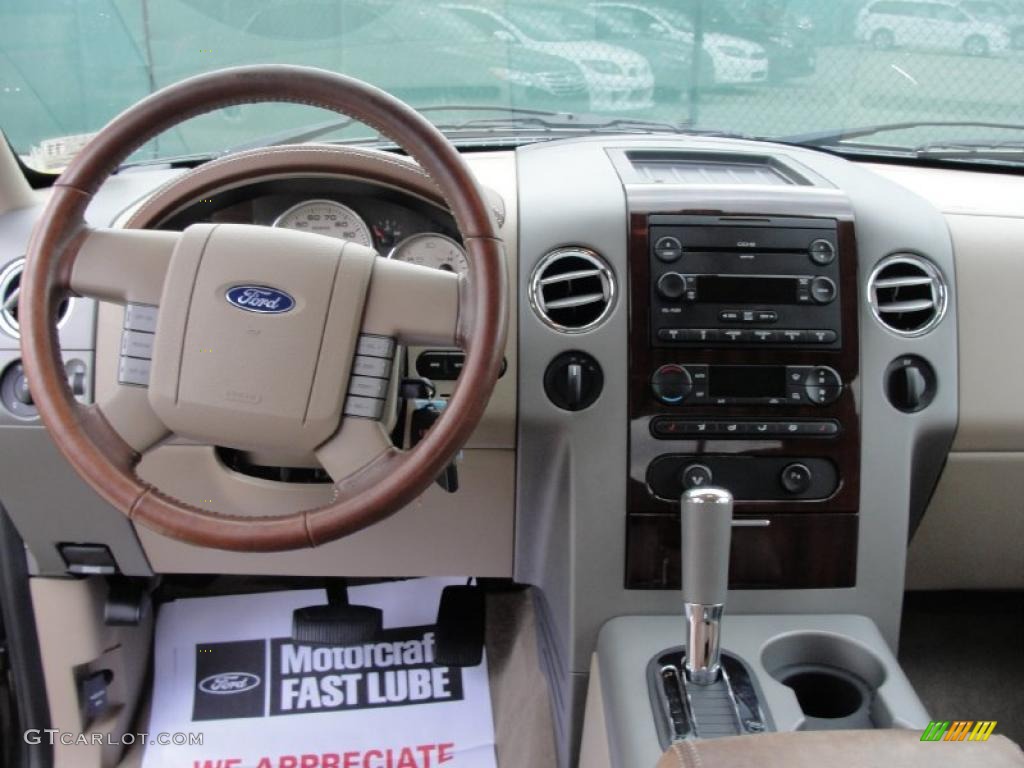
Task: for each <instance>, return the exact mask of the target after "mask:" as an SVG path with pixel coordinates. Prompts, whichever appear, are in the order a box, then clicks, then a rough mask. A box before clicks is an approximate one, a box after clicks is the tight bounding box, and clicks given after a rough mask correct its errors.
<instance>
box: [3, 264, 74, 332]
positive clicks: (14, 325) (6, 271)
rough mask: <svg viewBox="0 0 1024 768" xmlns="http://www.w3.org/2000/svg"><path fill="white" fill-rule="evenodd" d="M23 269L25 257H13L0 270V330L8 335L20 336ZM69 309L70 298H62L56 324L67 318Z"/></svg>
mask: <svg viewBox="0 0 1024 768" xmlns="http://www.w3.org/2000/svg"><path fill="white" fill-rule="evenodd" d="M24 271H25V259H24V258H20V259H15V260H14V261H12V262H11V263H10V264H8V265H7V266H6V267H4V268H3V270H2V271H0V331H3V332H4V333H6V334H7V335H8V336H13V337H14V338H16V339H17V338H20V336H21V331H20V329H19V326H18V300H19V296H20V293H21V275H22V272H24ZM70 311H71V299H64V301H62V302H61V303H60V308H59V309H58V310H57V315H58V317H57V325H58V326H59V325H60V324H61V323H63V322H64V320H65V319H66V318H67V316H68V313H69V312H70Z"/></svg>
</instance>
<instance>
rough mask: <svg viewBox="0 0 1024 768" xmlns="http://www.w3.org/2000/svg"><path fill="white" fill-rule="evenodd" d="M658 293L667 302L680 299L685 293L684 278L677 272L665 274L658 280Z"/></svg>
mask: <svg viewBox="0 0 1024 768" xmlns="http://www.w3.org/2000/svg"><path fill="white" fill-rule="evenodd" d="M658 293H659V294H661V297H662V298H664V299H668V300H669V301H676V300H677V299H681V298H682V297H683V294H685V293H686V278H685V277H683V276H682V275H680V274H679V273H678V272H666V273H665V274H664V275H662V276H661V277H660V278H659V279H658Z"/></svg>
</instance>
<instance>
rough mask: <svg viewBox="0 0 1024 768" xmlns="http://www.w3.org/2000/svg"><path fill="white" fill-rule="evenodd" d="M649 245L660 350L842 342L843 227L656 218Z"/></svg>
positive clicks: (790, 221) (834, 345)
mask: <svg viewBox="0 0 1024 768" xmlns="http://www.w3.org/2000/svg"><path fill="white" fill-rule="evenodd" d="M648 242H649V244H650V254H649V263H650V276H651V286H650V302H651V303H650V306H651V334H652V339H651V342H652V344H654V345H655V346H667V347H672V346H677V345H685V344H700V345H702V346H705V347H706V346H758V347H761V346H775V345H779V346H787V347H794V346H795V347H813V348H816V349H822V348H824V349H837V348H839V347H840V346H841V345H842V338H841V297H840V295H839V288H838V285H839V267H840V259H841V254H840V253H839V244H838V236H837V231H836V223H835V222H834V221H832V220H828V219H793V218H788V219H778V218H772V219H748V220H742V221H730V222H728V223H723V222H722V221H721V220H720V219H717V218H713V217H702V216H653V217H651V225H650V232H649V238H648Z"/></svg>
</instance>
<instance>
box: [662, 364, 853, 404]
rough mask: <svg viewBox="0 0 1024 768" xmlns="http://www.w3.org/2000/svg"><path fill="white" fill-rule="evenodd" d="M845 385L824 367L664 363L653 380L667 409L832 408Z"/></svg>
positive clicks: (833, 370) (831, 370) (829, 368)
mask: <svg viewBox="0 0 1024 768" xmlns="http://www.w3.org/2000/svg"><path fill="white" fill-rule="evenodd" d="M842 390H843V379H842V377H841V376H840V375H839V373H838V372H836V370H835V369H834V368H831V367H829V366H827V365H786V366H781V365H703V364H689V363H666V364H664V365H662V366H660V367H659V368H658V369H657V370H655V372H654V374H653V375H652V376H651V391H652V392H653V393H654V396H655V398H656V399H657V400H658V401H659V402H661V403H663V404H665V405H769V406H776V405H808V404H811V405H818V406H824V405H830V404H832V403H834V402H835V401H836V400H837V399H839V396H840V394H841V393H842Z"/></svg>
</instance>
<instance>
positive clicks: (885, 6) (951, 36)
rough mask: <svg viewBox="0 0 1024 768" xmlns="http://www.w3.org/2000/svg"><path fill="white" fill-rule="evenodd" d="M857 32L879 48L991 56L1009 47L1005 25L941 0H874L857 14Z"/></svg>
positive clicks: (862, 38)
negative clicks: (901, 48) (915, 49)
mask: <svg viewBox="0 0 1024 768" xmlns="http://www.w3.org/2000/svg"><path fill="white" fill-rule="evenodd" d="M856 35H857V38H858V39H859V40H862V41H863V42H866V43H870V44H871V45H872V46H874V47H875V48H878V49H880V50H886V49H889V48H893V47H896V46H900V47H906V48H917V49H923V50H933V51H957V52H962V53H965V54H967V55H969V56H988V55H990V54H993V53H1001V52H1003V51H1005V50H1007V49H1008V48H1009V47H1010V35H1009V33H1008V31H1007V30H1006V28H1005V27H1003V26H1002V25H1000V24H997V23H993V22H991V21H984V20H982V19H980V18H978V17H976V16H974V15H973V14H971V13H970V12H969V11H967V10H966V9H965V8H963V7H961V6H959V5H957V4H955V3H951V2H941V0H874V2H870V3H868V4H867V5H866V6H864V8H862V9H861V11H860V13H859V14H858V15H857V26H856Z"/></svg>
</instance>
